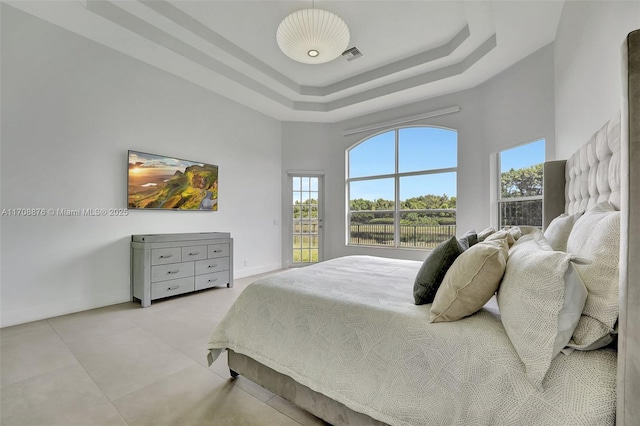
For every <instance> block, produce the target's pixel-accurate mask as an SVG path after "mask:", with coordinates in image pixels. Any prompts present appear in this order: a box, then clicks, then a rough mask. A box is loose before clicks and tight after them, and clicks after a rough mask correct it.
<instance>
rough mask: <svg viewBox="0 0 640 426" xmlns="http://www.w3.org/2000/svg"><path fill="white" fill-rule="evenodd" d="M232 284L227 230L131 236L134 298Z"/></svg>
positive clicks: (148, 299)
mask: <svg viewBox="0 0 640 426" xmlns="http://www.w3.org/2000/svg"><path fill="white" fill-rule="evenodd" d="M221 285H226V286H227V287H233V238H231V235H230V234H229V233H228V232H203V233H191V234H149V235H132V236H131V299H132V300H135V299H139V300H140V302H141V304H142V307H145V308H146V307H147V306H149V305H151V301H152V300H156V299H161V298H163V297H169V296H175V295H178V294H183V293H189V292H192V291H197V290H204V289H206V288H210V287H216V286H221Z"/></svg>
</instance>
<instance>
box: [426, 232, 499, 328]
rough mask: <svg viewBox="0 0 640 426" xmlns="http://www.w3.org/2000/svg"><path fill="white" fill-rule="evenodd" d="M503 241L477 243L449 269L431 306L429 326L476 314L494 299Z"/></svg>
mask: <svg viewBox="0 0 640 426" xmlns="http://www.w3.org/2000/svg"><path fill="white" fill-rule="evenodd" d="M508 251H509V246H508V243H507V239H506V238H502V239H498V240H493V241H484V242H481V243H478V244H476V245H474V246H472V247H471V248H469V250H467V251H465V252H464V253H462V254H461V255H460V256H458V258H457V259H456V260H455V262H453V265H451V267H450V268H449V270H448V271H447V273H446V275H445V276H444V279H443V280H442V284H441V285H440V288H439V289H438V292H437V293H436V297H435V298H434V300H433V304H432V305H431V322H444V321H457V320H459V319H461V318H464V317H466V316H469V315H471V314H474V313H475V312H477V311H479V310H480V308H482V306H484V304H485V303H487V302H488V301H489V299H491V297H492V296H493V295H494V293H495V292H496V290H497V289H498V286H499V285H500V280H501V279H502V275H503V274H504V268H505V266H506V264H507V256H508Z"/></svg>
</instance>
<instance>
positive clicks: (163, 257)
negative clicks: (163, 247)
mask: <svg viewBox="0 0 640 426" xmlns="http://www.w3.org/2000/svg"><path fill="white" fill-rule="evenodd" d="M170 257H173V255H172V254H161V255H160V259H168V258H170Z"/></svg>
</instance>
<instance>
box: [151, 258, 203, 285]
mask: <svg viewBox="0 0 640 426" xmlns="http://www.w3.org/2000/svg"><path fill="white" fill-rule="evenodd" d="M193 264H194V262H184V263H172V264H170V265H158V266H152V267H151V282H152V283H153V282H156V281H166V280H175V279H176V278H184V277H190V276H193V272H194V267H193Z"/></svg>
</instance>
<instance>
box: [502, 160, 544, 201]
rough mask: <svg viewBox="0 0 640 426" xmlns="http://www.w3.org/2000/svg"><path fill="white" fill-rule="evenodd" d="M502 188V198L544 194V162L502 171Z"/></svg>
mask: <svg viewBox="0 0 640 426" xmlns="http://www.w3.org/2000/svg"><path fill="white" fill-rule="evenodd" d="M500 188H501V196H502V198H514V197H533V196H537V195H542V163H540V164H535V165H533V166H530V167H523V168H521V169H513V168H512V169H511V170H509V171H508V172H503V173H501V175H500Z"/></svg>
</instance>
